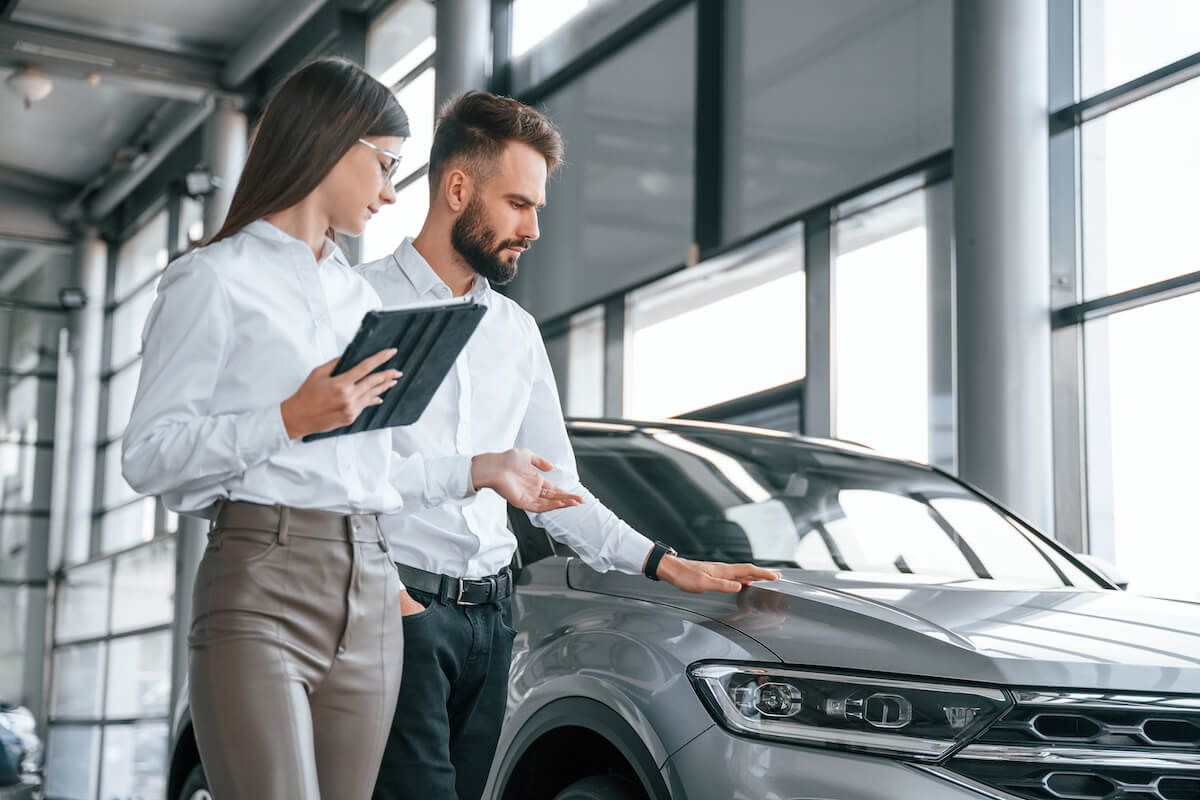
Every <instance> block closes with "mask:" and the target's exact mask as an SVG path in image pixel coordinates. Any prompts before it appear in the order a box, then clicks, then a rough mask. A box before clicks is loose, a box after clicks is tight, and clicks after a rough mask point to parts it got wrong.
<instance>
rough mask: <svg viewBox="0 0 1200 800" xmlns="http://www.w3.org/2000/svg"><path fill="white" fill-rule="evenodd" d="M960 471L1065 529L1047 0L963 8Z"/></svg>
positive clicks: (959, 57) (958, 150) (980, 1)
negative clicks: (1054, 317)
mask: <svg viewBox="0 0 1200 800" xmlns="http://www.w3.org/2000/svg"><path fill="white" fill-rule="evenodd" d="M954 77H955V84H954V137H955V139H954V180H955V192H954V194H955V203H954V206H955V209H954V210H955V215H954V226H955V239H956V244H957V261H956V265H957V292H956V297H957V303H958V309H957V323H958V356H957V360H958V443H959V454H958V455H959V474H960V475H961V476H962V477H963V478H965V479H966V480H968V481H971V482H973V483H975V484H977V485H978V486H980V487H981V488H982V489H983V490H984V491H986V492H988V493H990V494H992V495H994V496H995V497H996V498H997V499H999V500H1000V501H1002V502H1004V503H1006V504H1007V505H1009V506H1010V507H1011V508H1012V509H1013V510H1014V511H1016V512H1017V513H1018V514H1020V515H1022V516H1023V517H1025V518H1026V519H1027V520H1029V521H1030V522H1031V523H1033V524H1034V525H1036V526H1038V527H1040V528H1041V529H1042V530H1045V531H1047V532H1050V531H1051V530H1052V526H1053V521H1054V513H1053V497H1054V493H1053V458H1052V446H1051V441H1052V439H1051V432H1052V424H1051V397H1052V394H1051V370H1050V266H1049V222H1048V215H1049V188H1048V186H1049V183H1048V181H1049V168H1048V152H1049V138H1048V137H1049V132H1048V118H1047V113H1048V84H1047V10H1046V4H1045V2H1033V0H1028V1H1027V2H994V1H993V0H958V3H957V4H956V5H955V15H954Z"/></svg>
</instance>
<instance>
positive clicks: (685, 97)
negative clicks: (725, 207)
mask: <svg viewBox="0 0 1200 800" xmlns="http://www.w3.org/2000/svg"><path fill="white" fill-rule="evenodd" d="M695 27H696V14H695V11H694V9H692V8H691V7H689V8H687V9H684V10H683V11H681V12H679V13H678V14H676V15H674V16H673V17H671V18H670V20H668V21H667V22H665V23H664V24H663V25H661V26H659V27H657V28H655V29H653V30H652V31H651V32H649V33H647V34H646V35H644V36H643V37H642V38H640V39H638V40H637V41H636V42H634V43H633V44H631V45H629V47H627V48H625V49H623V50H622V51H621V53H620V57H618V58H613V59H610V60H608V61H605V62H604V63H602V64H600V65H599V66H598V67H596V68H594V69H592V70H590V71H589V72H588V73H587V74H586V75H584V76H583V77H582V78H580V79H579V80H576V81H574V82H573V83H571V84H570V85H569V86H568V87H567V88H565V89H563V90H561V91H559V92H557V93H555V94H554V95H553V96H551V97H550V99H549V100H547V101H546V104H545V105H546V109H545V110H546V112H547V114H548V115H549V117H550V119H552V120H553V121H554V122H556V123H557V124H558V126H559V127H560V129H561V130H562V132H563V136H564V137H565V139H566V141H567V152H566V159H567V164H566V167H565V168H564V169H563V170H562V172H561V173H560V174H558V175H557V176H556V177H555V178H554V179H553V180H551V181H550V186H549V188H548V190H547V195H546V199H547V203H548V205H547V206H546V208H545V210H544V211H543V212H542V215H541V216H542V220H541V230H542V233H543V236H542V239H541V240H539V241H538V242H537V243H535V244H534V246H533V248H532V250H530V252H529V253H527V254H526V255H525V256H524V257H523V258H522V259H521V271H522V273H523V277H518V278H517V280H516V282H514V283H513V296H514V297H515V298H516V299H518V300H519V301H520V302H521V303H522V305H524V306H525V308H527V309H528V310H529V311H530V312H531V313H533V314H534V316H535V317H537V318H539V319H550V318H553V317H556V316H560V315H562V314H565V313H567V312H569V311H572V310H575V309H577V308H580V307H582V306H584V305H587V304H590V303H594V302H596V301H597V300H598V299H599V298H601V297H604V296H607V295H609V294H611V293H612V292H613V290H615V289H618V288H620V287H622V286H629V285H632V284H635V283H638V282H640V281H643V280H645V279H647V278H651V277H654V276H656V275H660V274H662V272H663V271H664V270H665V269H667V268H669V267H672V266H675V265H678V264H681V263H683V261H684V260H685V258H686V256H687V252H688V245H689V244H690V243H691V241H692V210H693V209H692V196H693V191H694V184H695V176H694V172H695V164H694V163H693V162H694V152H695V147H694V130H695V124H694V123H695V120H694V117H695V113H694V111H695V97H694V95H695V92H694V88H695V82H696V75H695V58H693V57H692V56H691V53H692V52H693V51H694V50H695V45H694V38H695ZM664 53H678V54H687V55H686V56H683V55H681V56H680V57H677V58H675V57H673V58H666V59H664V57H663V54H664Z"/></svg>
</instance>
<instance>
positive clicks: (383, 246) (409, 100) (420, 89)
mask: <svg viewBox="0 0 1200 800" xmlns="http://www.w3.org/2000/svg"><path fill="white" fill-rule="evenodd" d="M435 49H436V40H435V38H434V13H433V6H432V5H430V4H428V3H424V2H412V0H409V1H408V2H403V3H398V4H396V6H395V7H394V8H393V9H392V10H390V11H388V12H387V13H386V14H384V15H383V16H382V17H380V18H379V19H378V20H376V22H375V23H374V24H372V26H371V31H370V33H369V35H368V37H367V69H368V71H370V72H371V73H372V74H374V75H375V76H376V77H377V78H379V80H380V81H381V82H382V83H384V84H385V85H387V86H389V87H390V88H391V90H392V93H393V94H394V95H395V96H396V99H397V100H398V101H399V102H400V106H401V107H402V108H403V109H404V112H405V113H406V114H407V115H408V126H409V129H410V131H411V136H409V138H408V139H407V140H406V141H405V142H404V146H403V148H402V149H401V152H400V155H401V157H402V161H401V164H400V171H399V173H398V179H397V182H396V187H397V188H396V202H395V203H393V204H392V205H388V206H384V207H383V208H381V209H380V210H379V213H378V214H376V215H375V216H374V217H372V218H371V221H370V222H368V223H367V227H366V230H365V231H364V232H363V235H362V252H361V254H360V257H361V259H362V260H363V261H364V262H365V261H375V260H377V259H380V258H383V257H384V256H387V255H389V254H390V253H392V252H393V251H394V250H395V249H396V248H397V247H399V245H400V243H401V242H402V241H404V239H405V237H408V236H416V235H417V234H418V233H419V232H420V230H421V224H422V222H424V220H425V214H426V212H427V211H428V210H429V181H428V179H427V177H426V174H427V172H428V169H429V148H430V146H431V145H432V144H433V128H434V122H435V118H436V113H437V109H436V108H435V107H434V84H435V81H436V73H435V71H434V69H433V55H434V51H435Z"/></svg>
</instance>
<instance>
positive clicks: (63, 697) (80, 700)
mask: <svg viewBox="0 0 1200 800" xmlns="http://www.w3.org/2000/svg"><path fill="white" fill-rule="evenodd" d="M106 647H107V645H106V644H105V643H104V642H96V643H94V644H80V645H73V646H70V647H60V648H58V649H56V650H55V651H54V674H53V676H52V677H51V679H50V682H51V686H53V692H52V694H51V696H50V716H52V717H55V718H61V717H79V718H84V719H95V718H98V717H99V716H100V714H101V712H102V706H101V701H102V700H103V697H104V653H105V648H106Z"/></svg>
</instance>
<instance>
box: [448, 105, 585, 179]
mask: <svg viewBox="0 0 1200 800" xmlns="http://www.w3.org/2000/svg"><path fill="white" fill-rule="evenodd" d="M509 142H521V143H522V144H525V145H528V146H530V147H532V148H533V149H534V150H536V151H537V152H539V153H541V154H542V157H544V158H545V159H546V173H547V174H552V173H553V172H554V171H555V170H556V169H558V167H559V166H560V165H561V164H562V160H563V140H562V135H561V134H560V133H559V132H558V129H557V128H556V127H554V123H553V122H551V121H550V120H549V119H547V118H546V117H545V115H543V114H542V113H541V112H539V111H537V110H536V109H533V108H531V107H529V106H527V105H525V104H524V103H522V102H520V101H518V100H514V99H512V98H511V97H502V96H500V95H496V94H492V93H491V92H481V91H469V92H464V93H463V94H460V95H458V96H457V97H453V98H451V99H450V100H448V101H446V104H445V105H443V106H442V110H441V112H439V114H438V121H437V129H436V130H435V131H434V133H433V147H432V148H431V149H430V151H429V182H430V184H431V187H432V188H433V190H434V192H435V193H436V191H437V189H438V186H439V184H440V183H441V180H442V175H443V174H444V173H445V171H446V168H447V167H449V166H450V165H451V164H455V163H457V164H460V165H461V166H462V167H463V169H465V170H466V172H467V173H468V174H469V175H470V176H471V177H472V178H474V179H475V180H477V181H480V182H483V181H486V180H487V179H488V178H489V177H490V176H491V173H492V170H493V169H494V167H495V164H496V161H497V159H499V158H500V155H501V154H502V153H503V152H504V148H505V146H506V145H507V144H508V143H509Z"/></svg>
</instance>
